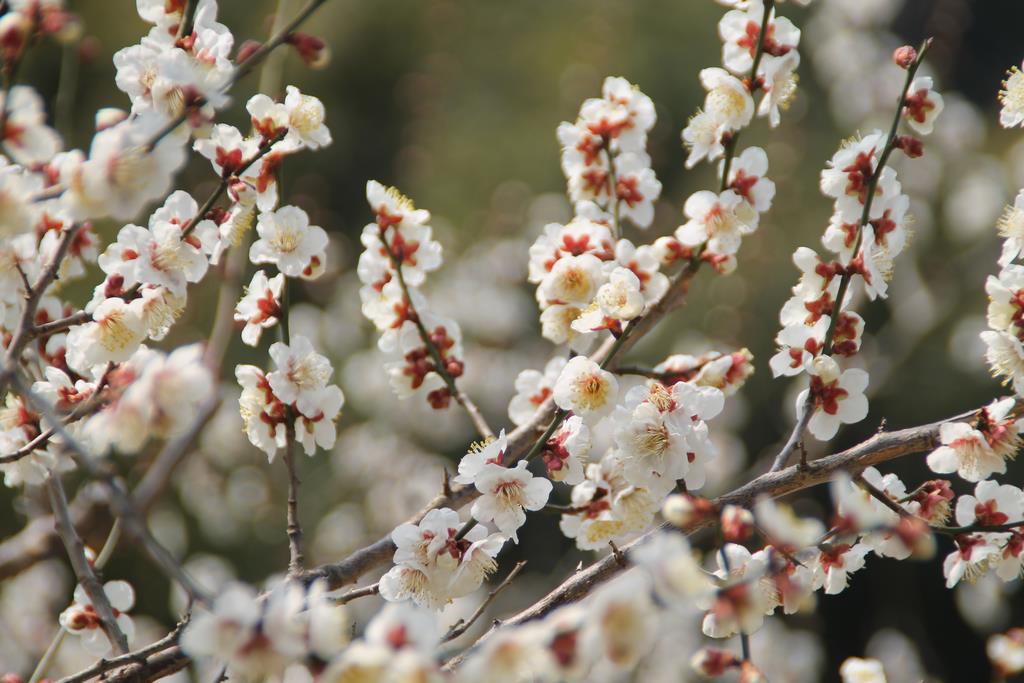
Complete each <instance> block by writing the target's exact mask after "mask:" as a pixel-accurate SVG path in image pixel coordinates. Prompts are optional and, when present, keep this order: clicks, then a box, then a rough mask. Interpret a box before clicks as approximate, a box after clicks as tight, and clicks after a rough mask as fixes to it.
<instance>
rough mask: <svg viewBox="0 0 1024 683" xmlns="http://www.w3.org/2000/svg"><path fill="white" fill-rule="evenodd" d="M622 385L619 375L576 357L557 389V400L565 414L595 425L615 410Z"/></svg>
mask: <svg viewBox="0 0 1024 683" xmlns="http://www.w3.org/2000/svg"><path fill="white" fill-rule="evenodd" d="M618 392H619V383H618V381H617V380H616V379H615V375H613V374H612V373H610V372H608V371H607V370H602V369H601V367H600V366H599V365H598V364H597V363H595V362H594V361H592V360H590V359H589V358H585V357H583V356H576V357H574V358H573V359H572V360H570V361H569V362H568V363H566V365H565V367H564V368H563V369H562V372H561V374H559V376H558V380H557V381H556V382H555V387H554V392H553V396H554V400H555V405H557V406H558V407H559V408H561V409H562V410H569V411H572V412H573V413H575V414H577V415H579V416H580V417H581V418H583V420H584V421H585V422H588V423H591V422H596V421H598V420H600V419H601V418H603V417H605V416H606V415H608V414H610V413H611V412H612V410H614V408H615V401H616V399H617V397H618Z"/></svg>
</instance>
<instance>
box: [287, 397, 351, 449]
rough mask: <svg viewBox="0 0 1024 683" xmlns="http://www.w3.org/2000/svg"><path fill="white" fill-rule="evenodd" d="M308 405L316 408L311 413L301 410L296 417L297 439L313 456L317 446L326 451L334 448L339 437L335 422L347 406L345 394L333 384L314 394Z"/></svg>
mask: <svg viewBox="0 0 1024 683" xmlns="http://www.w3.org/2000/svg"><path fill="white" fill-rule="evenodd" d="M308 403H310V404H311V405H313V406H315V407H314V408H313V410H312V411H309V412H303V411H301V410H300V411H299V413H298V414H297V415H296V416H295V438H296V439H297V440H298V442H299V443H300V444H302V449H303V450H304V451H305V452H306V455H313V454H314V453H315V452H316V449H317V446H319V447H320V448H322V449H324V450H329V449H331V448H333V447H334V441H335V439H336V437H337V428H336V427H335V425H334V421H335V420H337V419H338V414H339V413H340V412H341V407H342V406H343V405H344V404H345V394H343V393H342V391H341V389H340V388H339V387H336V386H334V385H333V384H331V385H328V386H326V387H323V388H321V389H318V390H317V391H315V392H313V394H312V395H311V396H310V397H309V401H308Z"/></svg>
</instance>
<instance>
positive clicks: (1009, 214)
mask: <svg viewBox="0 0 1024 683" xmlns="http://www.w3.org/2000/svg"><path fill="white" fill-rule="evenodd" d="M998 225H999V236H1000V237H1002V238H1003V240H1004V241H1003V253H1002V254H1001V255H1000V257H999V265H1000V266H1004V267H1005V266H1007V265H1009V264H1010V262H1012V261H1013V260H1014V259H1015V258H1017V257H1019V256H1020V255H1021V254H1024V190H1021V191H1020V192H1018V193H1017V196H1016V197H1015V198H1014V200H1013V205H1012V206H1007V207H1006V209H1005V210H1004V211H1003V215H1002V216H1001V217H1000V218H999V224H998Z"/></svg>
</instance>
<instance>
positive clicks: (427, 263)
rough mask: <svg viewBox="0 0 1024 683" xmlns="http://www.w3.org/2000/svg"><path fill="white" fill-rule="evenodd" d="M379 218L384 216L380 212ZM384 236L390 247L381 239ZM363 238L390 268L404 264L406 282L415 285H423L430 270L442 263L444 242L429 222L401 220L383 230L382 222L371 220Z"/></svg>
mask: <svg viewBox="0 0 1024 683" xmlns="http://www.w3.org/2000/svg"><path fill="white" fill-rule="evenodd" d="M392 218H393V217H392ZM378 220H384V219H383V218H381V217H380V216H378ZM382 237H383V239H384V241H386V242H387V248H385V247H384V245H383V244H382V243H381V239H382ZM360 239H361V241H362V243H363V246H364V247H366V252H367V253H368V252H371V251H376V252H377V253H378V256H379V257H380V259H381V260H383V262H384V263H385V264H386V267H387V269H388V270H389V271H391V270H394V268H395V267H396V266H397V267H399V268H401V269H402V275H403V276H404V277H405V281H406V284H408V285H409V286H411V287H419V286H420V285H422V284H423V283H424V281H425V280H426V276H427V273H429V272H432V271H435V270H437V269H438V268H440V267H441V243H440V242H438V241H437V240H435V239H434V238H433V231H432V229H431V227H430V226H429V225H424V224H422V223H418V222H414V221H413V220H400V222H399V224H398V225H391V226H389V227H388V228H386V229H384V230H382V229H381V227H380V225H379V224H377V223H370V224H368V225H367V226H366V227H364V228H363V234H362V236H361V238H360ZM388 251H390V252H391V253H390V254H389V253H388ZM392 257H393V258H394V263H392Z"/></svg>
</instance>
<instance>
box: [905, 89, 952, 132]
mask: <svg viewBox="0 0 1024 683" xmlns="http://www.w3.org/2000/svg"><path fill="white" fill-rule="evenodd" d="M904 102H905V104H904V107H903V116H904V118H906V119H907V123H909V124H910V127H911V128H913V129H914V130H915V131H917V132H918V133H920V134H921V135H928V134H930V133H931V132H932V128H933V127H934V126H935V119H937V118H938V117H939V114H941V113H942V109H943V107H944V106H945V104H944V103H943V101H942V95H940V94H939V93H937V92H935V89H934V87H933V85H932V79H931V78H929V77H927V76H924V77H919V78H915V79H914V82H913V83H911V84H910V87H909V88H907V93H906V99H905V100H904Z"/></svg>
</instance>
